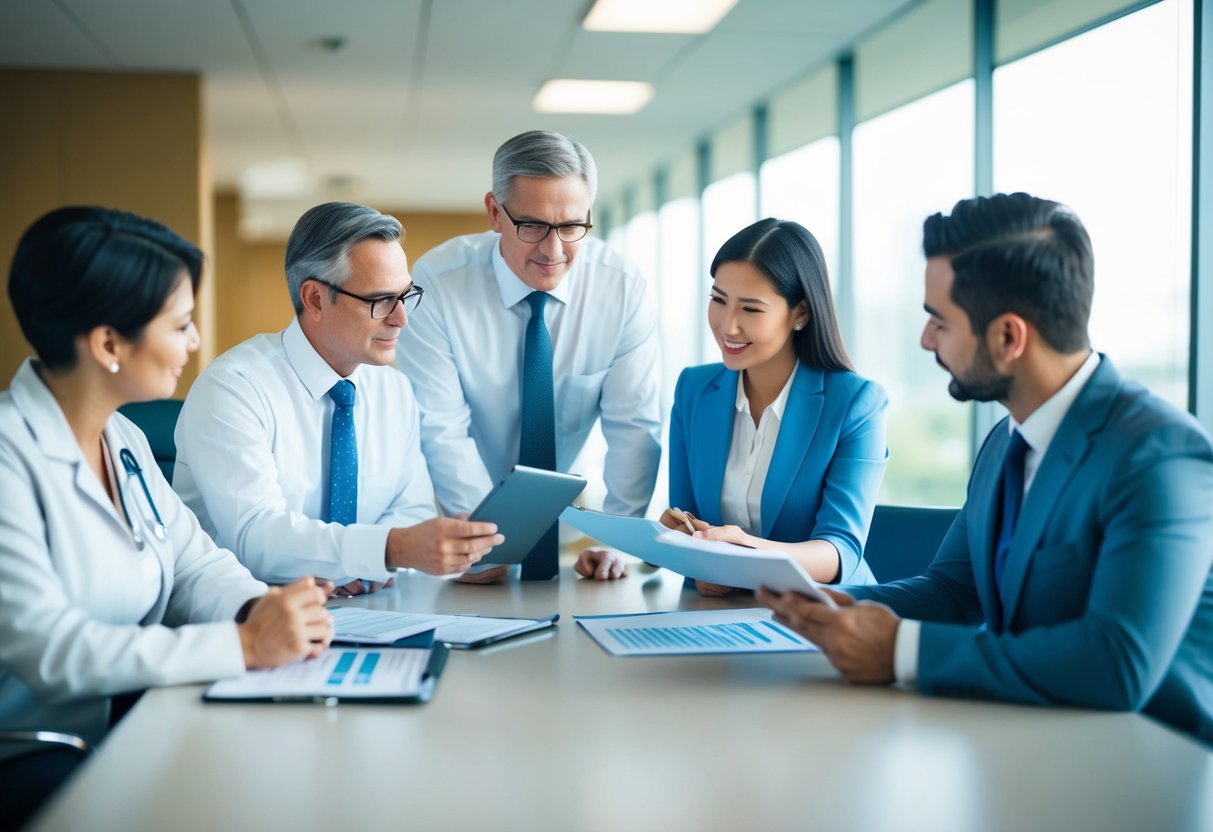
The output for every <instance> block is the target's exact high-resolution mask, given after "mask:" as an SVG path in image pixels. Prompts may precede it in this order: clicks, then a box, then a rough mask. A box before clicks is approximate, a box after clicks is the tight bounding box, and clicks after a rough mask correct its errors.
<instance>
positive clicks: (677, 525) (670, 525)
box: [657, 508, 712, 534]
mask: <svg viewBox="0 0 1213 832" xmlns="http://www.w3.org/2000/svg"><path fill="white" fill-rule="evenodd" d="M683 518H686V519H685V520H684V519H683ZM657 522H658V523H660V524H661V525H663V526H665V527H666V528H667V529H673V530H674V531H678V532H682V533H683V534H691V529H688V528H687V523H690V524H691V526H692V527H694V530H695V531H703V530H705V529H710V528H712V524H711V523H706V522H704V521H703V520H700V519H699V518H698V517H696V516H695V515H693V514H691V512H689V511H683V510H682V509H680V508H667V509H666V510H665V511H663V512H661V516H660V517H659V518H657Z"/></svg>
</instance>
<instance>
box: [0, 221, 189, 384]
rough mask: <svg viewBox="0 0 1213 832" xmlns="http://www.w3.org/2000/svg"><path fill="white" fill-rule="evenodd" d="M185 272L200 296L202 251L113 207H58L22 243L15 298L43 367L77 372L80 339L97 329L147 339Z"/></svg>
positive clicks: (11, 284)
mask: <svg viewBox="0 0 1213 832" xmlns="http://www.w3.org/2000/svg"><path fill="white" fill-rule="evenodd" d="M182 271H184V272H186V273H187V274H188V275H189V280H190V283H191V284H192V289H193V291H197V289H198V281H199V279H200V278H201V275H202V252H201V251H199V250H198V247H197V246H195V245H193V244H192V243H190V242H188V241H186V240H184V239H182V238H181V237H179V236H178V235H177V234H175V233H173V232H172V231H170V230H169V229H168V228H167V227H165V226H163V225H161V224H160V223H158V222H156V221H155V220H149V219H147V218H146V217H141V216H139V215H138V214H131V213H128V212H125V211H116V210H114V209H112V208H92V207H78V206H75V207H69V208H58V209H56V210H54V211H51V212H50V213H49V214H46V215H44V216H43V217H41V218H40V219H38V220H37V221H35V222H34V224H33V225H31V226H30V227H29V229H27V230H26V232H25V234H23V235H22V236H21V240H20V242H18V243H17V252H16V254H15V255H14V256H13V265H12V268H11V269H10V270H9V278H8V296H9V298H10V299H11V300H12V303H13V310H14V311H15V312H16V314H17V321H18V323H20V324H21V332H22V333H23V334H24V335H25V339H26V340H27V341H29V342H30V345H31V346H33V348H34V351H35V352H36V353H37V354H38V358H39V360H40V361H41V362H42V363H43V365H45V366H46V368H47V369H48V370H51V371H62V370H70V369H72V368H73V367H75V366H76V338H77V337H79V336H80V335H83V334H85V333H87V332H89V331H91V330H92V329H93V328H94V327H98V326H110V327H113V328H114V329H115V330H116V331H117V332H118V333H120V334H121V335H122V337H123V338H126V339H127V340H128V341H138V340H139V339H140V338H142V337H143V330H144V328H145V327H146V326H147V325H148V324H149V323H150V322H151V321H152V319H153V318H155V317H156V316H157V315H158V314H160V310H161V309H163V308H164V302H165V300H166V299H167V298H168V296H169V295H170V294H171V293H172V292H173V290H174V289H176V288H177V284H178V282H179V281H180V280H181V273H182Z"/></svg>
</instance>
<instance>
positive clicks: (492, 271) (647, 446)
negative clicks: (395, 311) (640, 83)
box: [397, 130, 661, 583]
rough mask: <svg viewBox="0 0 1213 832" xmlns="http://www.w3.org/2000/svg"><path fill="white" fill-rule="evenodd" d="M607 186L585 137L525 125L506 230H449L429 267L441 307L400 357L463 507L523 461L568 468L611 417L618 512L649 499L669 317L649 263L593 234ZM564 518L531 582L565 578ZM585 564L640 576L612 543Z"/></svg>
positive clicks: (508, 151) (425, 261)
mask: <svg viewBox="0 0 1213 832" xmlns="http://www.w3.org/2000/svg"><path fill="white" fill-rule="evenodd" d="M597 186H598V173H597V168H596V167H595V165H594V159H593V157H591V156H590V153H589V151H588V150H586V148H585V147H584V146H582V145H580V144H578V143H577V142H574V141H572V140H571V139H569V138H567V137H566V136H562V135H561V134H559V133H552V132H548V131H539V130H536V131H531V132H528V133H523V134H521V135H518V136H515V137H514V138H512V139H510V140H509V141H507V142H506V143H505V144H503V145H502V146H501V147H500V148H498V149H497V153H496V154H495V155H494V157H493V189H492V190H491V191H489V192H488V193H487V194H485V197H484V205H485V209H486V210H487V211H488V219H489V225H490V226H491V228H492V230H491V231H488V232H485V233H483V234H471V235H467V236H462V237H456V238H455V239H453V240H449V241H448V242H446V243H444V244H443V245H441V246H439V247H438V248H436V249H434V250H432V251H430V252H429V253H427V254H426V255H425V256H423V257H422V258H421V259H419V260H418V261H417V263H416V264H415V266H414V271H415V273H416V274H417V276H418V280H420V281H421V282H422V283H423V284H424V285H425V286H426V303H425V305H424V306H422V307H421V309H420V310H419V312H418V314H417V315H416V316H414V318H413V320H412V321H411V323H410V326H409V328H408V329H407V330H406V331H405V333H404V335H403V336H402V337H401V339H400V345H399V347H398V350H397V363H398V366H399V367H400V369H401V370H402V371H403V372H404V373H405V375H407V376H408V377H409V379H410V380H411V381H412V383H413V387H414V388H415V390H416V392H417V400H418V402H419V404H420V406H421V442H422V447H423V448H424V450H425V455H426V459H427V460H428V461H429V465H430V474H431V475H432V476H433V478H434V487H435V491H436V492H437V495H438V500H439V502H440V503H441V505H442V508H443V510H444V511H446V512H448V513H457V512H464V511H470V510H471V509H473V508H474V507H475V506H476V505H477V503H479V502H480V500H481V499H482V498H483V497H484V495H485V494H487V493H488V491H489V490H490V489H491V488H492V486H493V484H494V483H495V482H497V481H498V480H500V479H501V478H502V477H504V476H505V474H506V473H508V472H509V470H510V468H511V467H512V466H513V465H515V464H518V463H521V464H525V465H531V466H532V467H543V468H553V469H555V470H560V471H567V470H568V468H569V466H570V465H571V464H572V463H573V460H574V459H575V458H576V457H577V454H578V453H579V452H580V451H581V448H582V446H583V445H584V444H585V440H586V437H587V436H588V435H589V432H590V430H591V428H592V427H593V426H594V423H595V421H596V420H598V419H599V418H601V419H602V432H603V435H604V436H605V438H606V441H607V454H606V460H605V463H604V479H605V482H606V487H607V496H606V500H605V504H604V509H605V510H606V511H608V512H611V513H615V514H629V515H641V514H643V513H644V512H645V510H646V509H647V508H648V505H649V500H650V499H651V497H652V494H653V485H654V483H655V481H656V477H657V465H658V462H659V460H660V457H661V414H660V405H659V401H658V394H659V386H658V382H659V377H660V373H659V356H658V348H657V326H656V315H655V310H654V309H653V306H652V304H651V302H650V300H649V298H648V295H647V292H646V286H645V282H644V278H643V277H642V276H641V274H640V272H639V270H638V269H637V268H636V267H635V266H633V265H632V264H631V263H629V262H627V261H626V260H625V259H624V258H623V257H621V256H620V255H619V254H617V253H616V252H614V251H612V250H611V249H610V248H608V247H607V246H606V245H605V244H604V243H602V242H601V241H599V240H596V239H593V238H588V237H586V234H587V232H588V231H589V229H590V228H591V227H592V223H591V208H592V206H593V203H594V195H595V192H596V190H597ZM555 529H556V524H553V526H552V529H551V530H550V531H549V533H548V535H547V536H545V538H544V540H543V541H541V542H540V544H539V545H537V546H536V547H535V549H534V550H532V552H531V553H530V554H529V555H528V556H527V559H526V561H525V562H524V563H523V566H522V577H523V579H524V580H528V579H531V580H546V579H548V578H551V577H553V576H555V574H556V569H557V565H556V545H557V544H556V534H555ZM578 565H579V571H582V572H583V574H593V575H594V576H595V577H597V578H599V579H608V578H616V577H622V576H623V575H624V574H626V569H625V568H624V567H623V565H622V562H620V561H618V559H614V558H611V559H607V558H604V557H602V554H601V551H600V550H587V551H586V552H584V553H582V558H581V561H579V564H578ZM506 574H507V573H506V568H505V567H498V568H495V569H491V570H488V571H485V572H481V573H479V574H478V575H472V574H469V575H465V576H464V577H463V578H462V579H461V580H471V581H475V582H482V583H484V582H492V581H498V580H502V579H504V578H505V576H506Z"/></svg>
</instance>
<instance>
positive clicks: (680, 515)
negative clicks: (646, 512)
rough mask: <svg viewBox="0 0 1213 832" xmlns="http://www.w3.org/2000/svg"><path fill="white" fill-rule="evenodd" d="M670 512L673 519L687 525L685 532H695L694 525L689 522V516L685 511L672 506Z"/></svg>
mask: <svg viewBox="0 0 1213 832" xmlns="http://www.w3.org/2000/svg"><path fill="white" fill-rule="evenodd" d="M670 514H671V515H673V517H674V519H675V520H681V521H682V524H683V525H684V526H686V527H687V532H688V533H689V534H695V527H694V526H693V525H692V524H691V518H690V517H689V516H688V515H687V513H686V512H685V511H683V510H682V509H680V508H677V507H674V508H671V509H670Z"/></svg>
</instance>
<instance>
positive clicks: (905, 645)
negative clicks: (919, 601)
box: [893, 618, 922, 685]
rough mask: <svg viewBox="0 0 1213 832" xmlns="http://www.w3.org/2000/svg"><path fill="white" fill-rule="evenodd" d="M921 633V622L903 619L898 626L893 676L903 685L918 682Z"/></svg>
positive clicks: (894, 644)
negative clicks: (919, 638)
mask: <svg viewBox="0 0 1213 832" xmlns="http://www.w3.org/2000/svg"><path fill="white" fill-rule="evenodd" d="M921 633H922V622H921V621H915V620H914V619H912V618H903V619H901V623H900V624H898V625H897V639H896V640H895V641H894V642H893V676H894V677H895V678H896V679H897V681H898V682H900V683H901V684H903V685H912V684H914V683H915V682H917V681H918V637H919V635H920V634H921Z"/></svg>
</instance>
